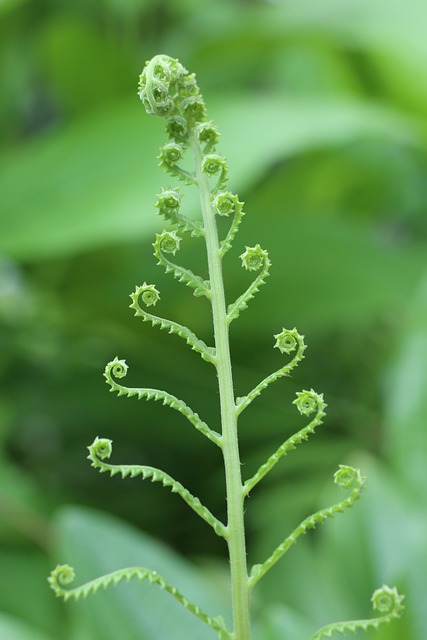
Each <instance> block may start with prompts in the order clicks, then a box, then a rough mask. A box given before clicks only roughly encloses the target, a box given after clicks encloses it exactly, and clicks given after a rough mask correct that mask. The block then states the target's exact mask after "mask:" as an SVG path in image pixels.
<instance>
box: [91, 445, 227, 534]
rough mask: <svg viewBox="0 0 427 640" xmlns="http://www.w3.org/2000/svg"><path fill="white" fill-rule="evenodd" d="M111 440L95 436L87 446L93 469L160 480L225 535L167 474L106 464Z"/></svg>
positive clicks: (111, 447) (200, 506) (221, 525)
mask: <svg viewBox="0 0 427 640" xmlns="http://www.w3.org/2000/svg"><path fill="white" fill-rule="evenodd" d="M112 445H113V442H112V440H108V439H107V438H95V440H94V442H93V443H92V444H91V445H90V446H89V447H88V450H89V455H88V459H89V460H90V461H91V463H92V467H94V469H98V471H100V472H101V473H105V472H108V473H109V474H110V476H115V475H121V477H122V478H123V479H124V478H127V477H128V476H129V477H131V478H136V477H138V476H141V477H142V479H143V480H146V479H149V480H151V482H161V484H162V485H163V486H164V487H168V488H170V490H171V491H172V493H177V494H178V495H180V496H181V498H182V499H183V500H184V502H186V503H187V504H188V506H189V507H191V508H192V509H193V511H195V512H196V513H197V515H198V516H200V518H202V520H204V521H205V522H207V523H208V524H209V525H210V526H211V527H212V528H213V530H214V531H215V533H216V534H217V535H218V536H221V537H225V536H226V529H225V527H224V525H223V523H222V522H220V521H219V520H218V518H216V517H215V516H214V515H213V514H212V513H211V512H210V511H209V509H207V508H206V507H204V506H203V505H202V503H201V502H200V500H199V498H196V497H195V496H193V495H192V494H191V493H190V492H189V491H188V490H187V489H186V488H185V487H184V486H183V485H182V484H181V483H180V482H177V481H176V480H174V479H173V478H172V477H171V476H170V475H169V474H167V473H165V472H164V471H161V470H160V469H156V468H154V467H149V466H146V465H136V464H132V465H130V464H108V463H106V462H104V460H107V459H109V458H110V456H111V453H112V451H113V446H112Z"/></svg>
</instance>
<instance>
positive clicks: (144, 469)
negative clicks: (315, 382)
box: [49, 55, 403, 640]
mask: <svg viewBox="0 0 427 640" xmlns="http://www.w3.org/2000/svg"><path fill="white" fill-rule="evenodd" d="M139 97H140V99H141V101H142V103H143V105H144V107H145V109H146V111H147V113H148V114H151V115H156V116H159V117H162V118H164V120H165V123H166V131H167V135H168V141H167V142H166V144H164V145H163V147H162V148H161V150H160V155H159V163H160V166H161V167H162V168H163V169H165V171H166V172H167V173H168V174H169V175H171V176H173V177H175V178H177V179H179V180H181V181H182V182H183V183H184V184H185V185H188V186H189V187H193V188H196V189H198V192H199V197H200V207H201V213H202V217H201V220H193V219H192V218H189V217H187V216H185V215H184V214H183V213H181V191H180V189H179V188H178V187H174V188H171V187H167V188H166V189H163V190H162V191H161V192H160V194H159V195H158V197H157V202H156V205H155V206H156V208H157V209H158V213H159V215H160V216H162V217H163V218H164V219H165V221H166V222H167V223H168V226H169V228H172V230H168V231H162V233H160V234H157V235H156V238H155V241H154V243H153V247H154V255H155V257H156V259H157V261H158V264H159V265H161V266H162V267H163V268H164V269H165V271H166V273H171V274H172V275H173V276H174V277H175V278H176V279H177V280H179V281H180V282H183V283H184V284H185V285H186V286H187V287H190V288H191V289H193V293H194V295H195V296H199V297H205V298H206V299H207V301H208V303H209V304H210V306H211V309H212V319H213V333H214V344H213V345H212V346H208V345H207V344H205V342H204V341H203V340H200V339H199V338H198V337H197V336H196V335H195V334H194V332H193V331H192V330H191V329H189V328H187V327H185V326H183V325H180V324H178V323H177V322H175V321H173V320H169V319H166V318H162V317H160V316H157V315H155V314H154V313H153V311H152V308H153V307H155V305H156V304H157V303H158V301H159V299H160V293H159V291H158V290H157V288H156V286H155V285H154V284H147V283H146V282H144V283H143V284H142V285H140V286H138V287H136V290H135V291H134V292H133V293H132V294H131V300H132V303H131V305H130V307H131V309H132V310H133V311H134V313H135V316H137V317H139V318H142V321H143V322H149V323H151V324H152V325H153V326H158V327H159V328H160V329H163V330H166V331H167V332H168V333H172V334H176V335H178V336H180V337H181V338H183V339H184V340H185V342H186V343H187V344H188V345H189V346H190V347H191V349H193V350H194V351H195V352H196V353H198V354H199V355H200V357H201V358H202V359H203V360H205V361H206V362H208V363H210V364H212V365H213V366H214V367H215V369H216V373H217V377H218V386H219V397H220V412H221V433H218V432H216V431H215V430H212V429H211V428H210V427H209V426H208V424H207V423H206V422H204V420H202V418H201V417H200V416H199V415H198V414H197V413H196V412H195V411H193V410H192V409H191V408H190V407H189V406H188V405H187V404H185V402H183V401H182V400H180V399H178V398H176V397H175V396H173V395H171V394H170V393H168V392H166V391H162V390H159V389H151V388H145V387H141V388H133V387H127V386H125V385H124V384H123V379H124V378H125V377H126V374H127V370H128V366H127V364H126V362H125V360H120V359H118V358H117V357H116V358H115V359H114V360H112V361H111V362H110V363H109V364H107V366H106V368H105V373H104V376H105V378H106V381H107V384H108V385H109V386H110V391H112V392H116V393H117V394H118V395H119V396H123V395H125V396H128V397H132V396H136V397H137V398H138V399H142V398H144V399H145V400H157V401H160V402H162V403H163V404H164V405H167V406H169V407H170V408H172V409H175V410H176V411H179V412H180V413H181V414H182V415H184V416H185V417H186V418H187V419H188V421H189V422H190V423H191V424H192V425H193V426H194V427H195V428H196V429H197V430H198V431H200V433H201V434H202V435H204V436H205V437H206V438H208V439H209V440H210V441H211V443H212V444H214V445H216V446H217V447H219V448H220V449H221V451H222V454H223V459H224V469H225V479H226V493H227V521H226V522H225V523H224V522H221V521H220V520H219V519H218V518H217V517H216V516H215V515H214V514H212V513H211V512H210V511H209V509H207V508H206V507H205V506H204V505H203V504H202V503H201V501H200V500H199V498H197V497H195V496H193V495H192V494H191V493H190V492H189V491H188V490H187V489H186V488H185V487H184V486H183V485H182V484H181V483H180V482H178V481H176V480H175V479H174V478H172V477H171V476H170V475H168V474H167V473H165V472H164V471H162V470H160V469H156V468H154V467H149V466H142V465H121V464H110V463H109V462H108V459H109V458H110V456H111V453H112V442H111V440H108V439H106V438H96V439H95V441H94V442H93V444H91V445H90V446H89V447H88V449H89V456H88V458H89V460H90V461H91V464H92V466H93V467H94V468H95V469H98V470H99V471H100V472H101V473H103V472H108V473H109V474H110V475H111V476H114V475H120V476H121V477H123V478H125V477H127V476H131V477H132V478H133V477H141V478H142V479H150V480H151V481H152V482H160V483H161V484H162V485H163V486H164V487H167V488H168V489H170V490H171V491H172V492H173V493H177V494H178V495H179V496H180V497H181V498H182V499H183V500H184V501H185V502H186V503H187V504H188V506H189V507H190V508H191V509H193V511H195V512H196V513H197V514H198V515H199V516H200V517H201V518H202V519H203V520H204V521H205V522H206V523H207V524H208V525H210V526H211V527H212V529H213V531H214V533H216V535H218V536H220V537H222V538H224V541H225V543H226V545H227V547H228V555H229V561H230V580H231V594H232V611H233V627H232V628H229V627H228V626H227V624H226V623H225V621H224V619H223V618H222V617H221V615H218V612H213V613H214V616H212V615H208V614H207V613H205V612H203V611H202V610H201V609H200V607H198V606H197V604H194V603H191V602H189V601H188V600H187V598H186V597H185V595H183V594H182V593H180V591H178V589H177V588H176V587H174V586H173V585H171V584H169V583H168V582H167V580H165V579H164V578H163V577H162V576H160V575H159V574H158V573H157V572H156V571H154V570H152V569H150V568H146V567H130V568H125V569H119V570H117V571H115V572H113V573H110V574H108V575H105V576H102V577H99V578H95V579H94V580H92V581H90V582H88V583H86V584H83V585H81V586H78V587H72V586H71V583H72V582H73V580H74V571H73V569H72V568H71V567H69V566H68V565H59V566H57V567H56V569H55V570H54V571H52V573H51V576H50V578H49V583H50V585H51V587H52V588H53V590H54V591H55V593H56V594H57V595H58V596H61V597H63V598H64V600H69V599H75V600H78V599H79V598H80V597H81V596H87V595H89V594H90V593H93V592H96V591H97V590H98V589H100V588H101V587H102V588H106V587H108V586H109V585H110V584H113V585H117V584H119V583H120V582H121V581H123V580H126V581H129V580H132V579H134V578H136V579H137V580H140V581H141V580H148V581H149V582H152V583H153V584H157V585H158V586H159V587H160V588H161V589H164V590H165V591H167V592H168V593H169V594H170V595H171V596H173V597H174V598H175V599H176V600H177V601H178V602H180V603H181V604H182V605H183V606H184V607H185V608H186V609H187V610H188V611H189V612H190V613H192V614H193V615H195V616H197V617H198V618H199V619H200V620H202V621H203V622H205V623H206V624H207V625H208V626H209V627H210V628H211V629H212V630H213V631H214V632H216V633H217V636H218V638H219V640H250V637H251V621H250V607H249V598H250V592H251V590H252V589H253V588H254V587H255V585H256V584H257V583H258V582H259V580H261V578H262V577H263V576H264V575H265V574H266V573H267V572H268V571H269V569H270V568H271V567H273V566H274V565H275V564H276V562H278V561H279V560H280V559H281V558H282V556H283V555H284V554H285V553H286V552H287V551H288V550H289V549H290V548H291V547H292V546H293V545H294V544H296V543H297V541H298V539H299V538H300V537H301V536H302V535H304V534H305V533H307V531H308V530H309V529H313V528H314V527H316V526H317V525H318V524H321V523H322V522H324V521H325V520H326V519H327V518H333V517H334V516H335V514H337V513H341V512H342V511H344V510H345V509H347V508H348V507H351V506H353V504H354V502H355V501H356V500H358V499H359V498H360V496H361V493H362V491H363V488H364V478H363V477H362V475H361V473H360V471H358V470H357V469H353V468H352V467H349V466H344V465H341V466H340V467H339V469H338V470H337V472H336V473H335V476H334V480H335V483H336V484H337V485H338V486H339V487H341V488H342V489H343V490H344V491H346V492H347V495H346V497H344V498H343V499H342V500H341V501H340V502H338V503H337V504H334V505H332V506H330V507H326V508H324V509H321V510H320V511H317V512H316V513H314V514H312V515H310V516H308V517H307V518H305V519H304V520H303V521H302V522H301V523H300V524H299V525H298V526H297V527H296V528H295V530H294V531H293V532H292V533H291V534H289V535H288V536H287V537H286V538H285V539H284V541H283V542H281V544H279V546H278V547H277V548H276V549H275V550H274V551H273V552H272V554H271V555H270V557H269V558H267V559H266V560H265V561H264V562H263V563H261V564H256V565H254V566H253V567H252V569H251V570H250V571H248V565H247V559H246V543H245V523H244V504H245V500H246V499H247V498H248V495H249V492H250V491H251V489H253V487H255V485H256V484H258V483H259V482H260V481H261V480H262V479H263V478H264V476H265V475H266V474H267V473H268V472H269V471H270V470H271V469H272V468H273V467H274V465H276V464H277V463H278V462H279V460H280V459H281V458H282V457H284V456H286V455H287V454H288V453H289V452H290V451H292V450H293V449H295V447H296V446H297V445H298V444H300V443H302V442H303V441H304V440H307V439H308V437H309V436H310V435H311V434H313V433H314V431H315V429H316V427H318V426H319V425H321V424H322V421H323V418H324V416H325V408H326V404H325V402H324V400H323V395H322V394H319V393H316V392H315V391H314V390H313V389H311V390H310V391H306V390H303V391H300V392H298V393H297V394H296V399H295V400H294V404H295V405H296V408H297V409H298V411H299V413H300V414H301V416H303V417H307V418H308V420H309V421H308V424H306V425H305V426H303V427H302V428H301V429H300V430H299V431H298V432H297V433H295V434H294V435H293V436H291V437H290V438H288V439H287V440H286V441H285V442H284V443H283V444H282V445H281V446H280V447H279V448H278V449H277V451H275V452H274V453H273V454H272V455H271V456H270V457H269V458H268V460H267V461H266V462H265V463H264V464H262V465H261V466H260V468H259V469H258V471H257V472H256V473H255V474H254V475H253V477H251V478H249V479H247V480H246V481H243V479H242V476H241V463H240V455H239V443H238V434H237V422H238V417H239V416H240V414H241V413H242V412H243V411H244V410H245V409H246V408H247V407H248V406H249V405H250V404H251V402H252V401H253V400H255V398H257V397H258V396H259V395H260V394H261V393H262V391H263V390H264V389H265V388H266V387H268V386H269V385H270V384H272V383H273V382H275V381H276V380H279V379H280V378H282V377H286V376H288V375H289V374H290V373H291V371H292V370H293V369H294V368H295V367H296V366H297V365H298V364H299V363H300V362H301V360H302V359H303V358H304V352H305V349H306V345H305V343H304V337H303V336H302V335H300V334H299V333H298V331H297V330H296V329H285V328H282V330H281V331H279V332H278V333H277V334H276V335H275V336H274V339H275V344H274V347H275V348H277V349H279V351H280V352H281V354H283V355H284V356H292V357H291V359H290V360H289V361H288V362H286V363H285V364H284V365H283V366H282V367H281V368H280V369H278V370H277V371H275V372H273V373H271V374H270V375H269V376H267V377H266V378H264V380H262V381H261V382H259V383H258V384H257V385H256V386H255V387H254V388H253V389H252V390H251V391H249V392H248V393H247V394H246V395H245V396H243V397H240V398H235V397H234V391H233V389H234V384H233V373H232V367H231V360H230V348H229V325H230V323H231V322H232V321H233V320H236V319H237V318H238V317H239V315H240V314H241V313H242V311H244V310H245V309H246V308H247V306H248V303H249V301H250V300H251V299H252V298H253V297H254V295H255V294H256V293H257V292H258V291H259V288H260V287H261V286H262V285H263V284H264V283H265V281H266V278H267V277H268V275H269V269H270V265H271V263H270V260H269V257H268V253H267V251H266V250H265V249H262V248H261V247H260V245H259V244H257V245H255V246H253V247H246V248H245V250H244V251H243V253H242V254H241V255H240V259H241V262H242V266H243V268H244V269H246V270H247V271H249V272H251V273H252V272H253V274H254V276H255V277H254V278H253V281H252V282H251V284H250V285H249V286H248V288H247V289H246V291H245V292H244V293H242V294H241V295H240V296H239V297H238V298H237V300H235V301H234V302H233V303H231V304H229V305H228V306H226V302H225V291H224V281H223V274H222V259H223V257H224V255H225V254H226V253H227V251H228V250H229V249H230V248H231V246H232V244H233V242H234V240H235V237H236V234H237V232H238V230H239V226H240V223H241V221H242V218H243V215H244V213H243V203H242V202H240V201H239V198H238V196H237V195H235V194H233V193H232V192H230V191H227V190H226V189H227V184H228V164H227V160H226V159H225V158H224V157H223V156H222V155H220V154H219V153H218V152H217V143H218V138H219V133H218V130H217V128H216V126H215V125H214V124H213V123H212V122H210V121H209V120H208V119H207V114H206V107H205V103H204V101H203V98H202V96H201V94H200V91H199V88H198V86H197V83H196V79H195V76H194V74H190V73H188V71H187V70H186V69H185V68H184V67H183V66H182V65H181V64H180V62H179V61H178V60H174V59H172V58H169V57H168V56H165V55H158V56H155V57H154V58H153V59H152V60H150V61H149V62H147V64H146V66H145V68H144V70H143V72H142V74H141V76H140V83H139ZM185 156H191V158H192V164H193V170H192V171H188V170H187V169H184V168H183V167H182V160H183V159H184V157H185ZM217 216H223V217H229V218H230V224H229V229H228V232H227V233H226V236H225V238H224V239H223V240H220V239H219V237H218V232H217ZM183 234H188V235H189V236H191V237H193V238H195V239H196V241H197V240H198V239H201V240H202V241H204V242H205V245H206V253H207V262H208V268H209V279H208V280H204V279H203V278H202V277H201V276H199V275H197V274H194V273H193V272H192V271H190V270H189V269H187V268H185V267H183V266H181V265H180V264H177V263H175V262H174V260H175V255H176V253H177V252H178V251H179V248H180V242H181V237H182V235H183ZM402 599H403V596H401V595H399V594H398V592H397V590H396V589H395V588H390V587H387V586H383V587H382V588H381V589H378V590H377V591H376V592H375V593H374V595H373V597H372V602H373V606H374V609H375V610H376V611H377V612H378V616H377V617H375V618H371V619H368V620H356V621H354V620H351V621H348V622H337V623H333V624H330V625H328V626H326V627H323V628H322V629H319V630H318V631H317V632H316V633H314V635H313V636H312V638H311V640H321V638H330V637H332V635H334V633H335V632H337V633H341V634H342V633H345V632H346V631H356V630H357V629H368V628H370V627H378V626H379V625H380V624H382V623H385V622H389V621H390V620H392V619H393V618H396V617H398V616H400V614H401V612H402V610H403V605H402ZM171 640H172V639H171ZM284 640H285V639H284Z"/></svg>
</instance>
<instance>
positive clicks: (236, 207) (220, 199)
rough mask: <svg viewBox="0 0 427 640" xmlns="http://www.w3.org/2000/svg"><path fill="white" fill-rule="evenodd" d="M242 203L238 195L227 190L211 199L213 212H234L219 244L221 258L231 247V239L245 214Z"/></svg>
mask: <svg viewBox="0 0 427 640" xmlns="http://www.w3.org/2000/svg"><path fill="white" fill-rule="evenodd" d="M243 204H244V203H243V202H240V200H239V198H238V196H236V195H234V194H232V193H229V192H225V193H219V194H218V195H217V196H216V197H215V198H214V199H213V202H212V206H213V209H214V211H215V213H217V214H218V215H220V216H228V215H229V214H230V213H234V215H233V221H232V223H231V226H230V228H229V230H228V233H227V235H226V236H225V238H224V240H222V242H221V243H220V245H219V255H220V256H221V258H222V257H223V256H225V254H226V253H227V251H229V250H230V249H231V246H232V243H233V240H234V238H235V237H236V233H237V232H238V230H239V227H240V223H241V221H242V219H243V216H244V215H245V212H244V211H243Z"/></svg>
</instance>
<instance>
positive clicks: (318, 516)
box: [249, 465, 365, 587]
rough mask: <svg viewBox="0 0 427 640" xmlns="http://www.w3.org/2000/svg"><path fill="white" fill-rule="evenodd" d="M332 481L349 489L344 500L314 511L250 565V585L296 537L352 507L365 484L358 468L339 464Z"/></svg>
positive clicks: (281, 555) (342, 487)
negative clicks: (259, 559)
mask: <svg viewBox="0 0 427 640" xmlns="http://www.w3.org/2000/svg"><path fill="white" fill-rule="evenodd" d="M334 482H335V484H337V485H338V486H339V487H340V488H341V489H351V492H350V495H349V496H347V498H344V500H341V501H340V502H337V503H336V504H334V505H332V506H331V507H327V508H326V509H321V510H320V511H316V513H313V514H312V515H311V516H308V518H305V520H303V521H302V522H301V523H300V524H299V525H298V527H297V528H296V529H295V530H294V531H293V532H292V533H291V535H290V536H288V537H287V538H286V539H285V540H284V541H283V542H282V543H281V544H280V545H279V546H278V547H277V548H276V549H275V550H274V551H273V553H272V554H271V556H270V557H269V558H268V559H267V560H266V561H265V562H264V563H263V564H259V565H255V566H254V567H252V571H251V574H250V579H249V582H250V587H254V586H255V584H256V583H257V582H258V581H259V580H260V579H261V578H262V577H263V576H264V575H265V574H266V573H267V571H269V569H271V567H273V566H274V565H275V564H276V562H278V560H280V558H282V557H283V556H284V554H285V553H286V552H287V551H289V549H290V548H291V547H292V546H293V545H294V544H295V543H296V541H297V540H298V538H300V537H301V536H302V535H304V534H305V533H307V531H309V530H310V529H314V528H315V527H316V526H317V525H318V524H322V522H324V521H325V520H326V519H327V518H333V517H334V516H335V515H336V514H337V513H342V512H343V511H344V509H348V508H349V507H352V506H353V504H354V503H355V502H356V500H358V499H359V498H360V495H361V493H362V491H363V489H364V486H365V478H363V477H362V475H361V473H360V471H359V469H354V468H353V467H349V466H347V465H340V466H339V468H338V471H336V472H335V474H334Z"/></svg>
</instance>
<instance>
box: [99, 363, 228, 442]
mask: <svg viewBox="0 0 427 640" xmlns="http://www.w3.org/2000/svg"><path fill="white" fill-rule="evenodd" d="M127 370H128V365H127V364H126V361H125V360H119V359H118V358H117V356H116V357H115V358H114V360H112V361H111V362H109V363H108V364H107V366H106V367H105V371H104V377H105V379H106V380H107V384H109V385H110V387H111V388H110V391H115V392H116V393H118V395H119V396H127V397H128V398H131V397H133V396H137V398H138V400H141V399H142V398H145V399H146V400H155V401H161V402H162V403H163V404H164V405H167V406H168V407H171V408H172V409H175V410H176V411H179V413H182V415H183V416H185V417H186V418H187V420H189V422H191V424H192V425H193V427H195V428H196V429H197V430H198V431H200V432H201V433H203V435H204V436H206V437H207V438H209V440H211V441H212V442H214V443H215V444H216V445H217V446H218V447H222V440H221V436H220V435H219V434H218V433H216V432H215V431H212V429H210V428H209V427H208V425H207V424H206V422H203V420H201V418H200V417H199V415H198V414H197V413H195V412H194V411H193V410H192V409H190V407H189V406H188V405H186V404H185V402H183V401H182V400H179V399H178V398H176V397H175V396H173V395H172V394H171V393H168V392H167V391H161V390H160V389H147V388H138V387H125V386H124V385H121V384H119V383H118V382H117V381H116V380H114V378H113V376H115V377H116V378H124V377H125V376H126V374H127Z"/></svg>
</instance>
